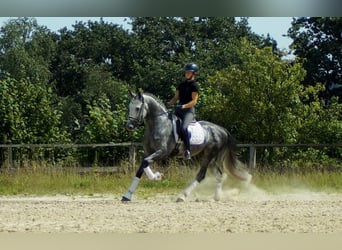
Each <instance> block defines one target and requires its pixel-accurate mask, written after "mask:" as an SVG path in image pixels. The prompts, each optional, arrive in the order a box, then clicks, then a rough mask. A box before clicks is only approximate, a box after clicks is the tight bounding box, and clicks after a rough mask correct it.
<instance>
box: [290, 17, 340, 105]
mask: <svg viewBox="0 0 342 250" xmlns="http://www.w3.org/2000/svg"><path fill="white" fill-rule="evenodd" d="M341 29H342V18H341V17H301V18H296V19H294V20H293V22H292V27H291V29H289V31H288V36H289V37H291V38H292V39H293V43H292V46H291V47H292V49H293V50H294V54H295V55H297V56H298V57H299V58H301V59H302V60H303V62H304V64H303V67H304V69H305V70H306V71H307V75H306V77H305V79H303V84H304V85H314V86H315V85H316V84H318V83H321V84H323V85H324V86H325V87H326V91H327V92H329V87H332V85H333V84H340V85H342V82H341V76H342V71H341V62H342V53H341V46H342V37H341ZM341 87H342V86H341ZM326 94H329V93H326ZM338 96H339V98H340V99H341V98H342V91H340V92H339V95H338ZM326 98H329V96H326ZM340 101H341V100H340Z"/></svg>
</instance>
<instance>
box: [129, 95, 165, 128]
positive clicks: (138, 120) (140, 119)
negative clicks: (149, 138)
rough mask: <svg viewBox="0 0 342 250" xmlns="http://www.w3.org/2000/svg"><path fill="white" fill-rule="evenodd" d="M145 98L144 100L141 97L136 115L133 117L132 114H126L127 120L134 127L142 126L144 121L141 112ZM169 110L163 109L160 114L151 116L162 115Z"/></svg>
mask: <svg viewBox="0 0 342 250" xmlns="http://www.w3.org/2000/svg"><path fill="white" fill-rule="evenodd" d="M145 105H146V104H145V100H144V97H141V106H140V109H139V113H138V115H137V116H136V117H133V116H128V119H129V121H130V122H131V123H132V125H134V126H135V127H138V126H142V125H143V123H144V117H143V112H144V107H145ZM168 113H169V112H168V111H165V112H162V113H160V114H157V115H155V116H153V117H157V116H161V115H164V114H168ZM153 117H149V119H151V118H153Z"/></svg>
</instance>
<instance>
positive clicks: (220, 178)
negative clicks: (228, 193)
mask: <svg viewBox="0 0 342 250" xmlns="http://www.w3.org/2000/svg"><path fill="white" fill-rule="evenodd" d="M226 178H227V175H226V174H225V173H224V172H223V171H222V170H221V169H220V168H219V167H217V168H216V186H215V195H214V200H215V201H219V200H220V199H221V196H222V185H223V182H224V180H225V179H226Z"/></svg>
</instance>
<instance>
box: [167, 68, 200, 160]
mask: <svg viewBox="0 0 342 250" xmlns="http://www.w3.org/2000/svg"><path fill="white" fill-rule="evenodd" d="M198 70H199V68H198V66H197V65H196V64H195V63H188V64H186V65H185V67H184V71H185V81H183V82H181V83H180V84H179V85H178V87H177V89H176V93H175V95H174V97H173V98H172V99H171V100H170V101H169V103H168V104H169V105H174V104H176V103H177V101H179V104H178V105H176V109H175V114H176V115H177V116H178V117H179V118H181V119H182V120H183V123H182V128H181V139H182V140H183V142H184V147H185V151H184V157H185V158H186V159H190V158H191V155H190V142H189V136H188V130H187V128H188V126H189V124H190V123H191V122H192V121H193V120H194V118H195V106H196V104H197V101H198V96H199V88H198V85H197V82H196V81H195V75H196V73H197V72H198Z"/></svg>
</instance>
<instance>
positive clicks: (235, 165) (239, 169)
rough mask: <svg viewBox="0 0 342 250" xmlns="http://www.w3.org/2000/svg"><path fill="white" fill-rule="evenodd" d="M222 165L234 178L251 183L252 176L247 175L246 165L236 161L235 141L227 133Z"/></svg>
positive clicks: (236, 149)
mask: <svg viewBox="0 0 342 250" xmlns="http://www.w3.org/2000/svg"><path fill="white" fill-rule="evenodd" d="M223 165H224V167H225V168H226V169H227V170H228V172H229V173H230V174H231V175H232V176H234V177H235V178H237V179H239V180H242V181H246V182H250V181H251V179H252V175H251V174H249V173H248V171H247V167H246V165H245V164H243V163H242V162H241V161H240V160H239V159H238V147H237V141H236V139H235V138H234V137H233V136H232V135H231V134H230V133H229V132H228V131H227V146H226V148H225V153H224V159H223Z"/></svg>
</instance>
